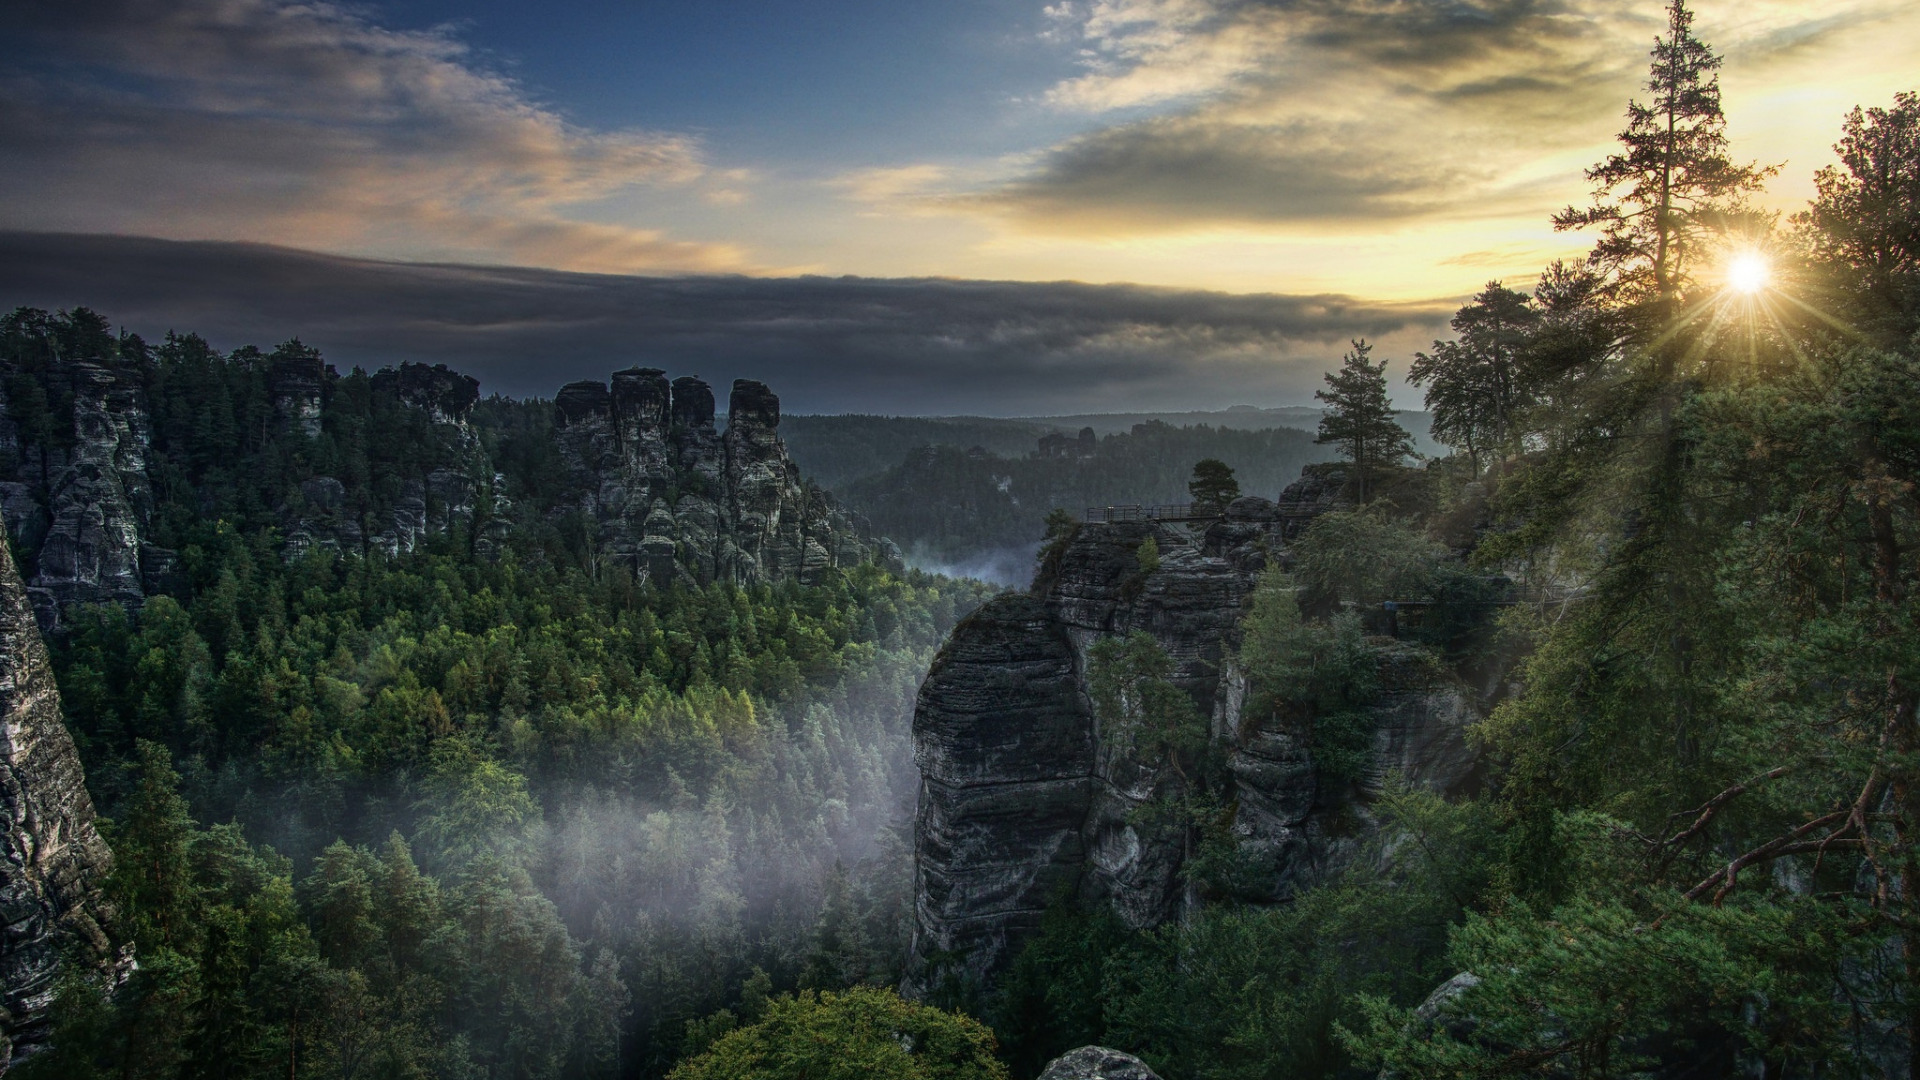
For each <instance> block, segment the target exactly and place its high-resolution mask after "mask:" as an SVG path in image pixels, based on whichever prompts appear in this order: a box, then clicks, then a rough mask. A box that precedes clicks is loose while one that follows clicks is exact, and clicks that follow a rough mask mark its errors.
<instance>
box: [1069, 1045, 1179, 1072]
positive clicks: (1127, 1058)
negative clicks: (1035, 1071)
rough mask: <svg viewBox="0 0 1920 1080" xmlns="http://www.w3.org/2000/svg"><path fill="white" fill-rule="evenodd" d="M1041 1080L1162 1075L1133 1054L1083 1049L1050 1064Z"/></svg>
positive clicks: (1105, 1049)
mask: <svg viewBox="0 0 1920 1080" xmlns="http://www.w3.org/2000/svg"><path fill="white" fill-rule="evenodd" d="M1040 1080H1160V1074H1159V1073H1156V1072H1154V1071H1153V1070H1152V1069H1149V1068H1147V1063H1146V1062H1144V1061H1141V1060H1140V1059H1139V1058H1137V1057H1134V1056H1133V1055H1132V1054H1123V1053H1121V1052H1120V1051H1118V1050H1109V1049H1107V1048H1106V1047H1104V1046H1083V1047H1081V1048H1080V1049H1078V1050H1069V1051H1067V1052H1066V1053H1064V1054H1061V1055H1060V1056H1059V1057H1057V1058H1054V1059H1053V1060H1052V1061H1051V1062H1048V1064H1047V1067H1046V1069H1045V1070H1044V1071H1042V1072H1041V1073H1040Z"/></svg>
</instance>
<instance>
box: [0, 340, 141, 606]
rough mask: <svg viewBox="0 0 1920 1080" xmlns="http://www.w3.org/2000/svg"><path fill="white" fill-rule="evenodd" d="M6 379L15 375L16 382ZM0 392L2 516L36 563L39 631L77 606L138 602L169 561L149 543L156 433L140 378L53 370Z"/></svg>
mask: <svg viewBox="0 0 1920 1080" xmlns="http://www.w3.org/2000/svg"><path fill="white" fill-rule="evenodd" d="M9 374H10V373H9ZM7 384H8V386H9V389H11V390H12V391H13V392H15V393H22V392H24V393H25V394H27V395H30V396H31V397H32V399H33V400H21V401H13V400H10V399H7V398H6V395H5V394H4V393H0V514H3V515H4V517H5V521H6V525H7V530H8V532H9V533H10V534H11V535H12V536H13V537H14V538H15V539H16V540H17V541H18V542H19V543H20V544H21V545H22V547H23V548H24V549H26V550H29V551H31V552H33V553H34V560H33V573H32V576H31V578H30V579H29V581H28V583H27V592H28V595H29V596H30V597H31V598H32V602H33V608H34V610H35V611H36V612H37V613H38V615H39V618H40V623H41V625H42V626H44V627H47V628H49V629H51V628H54V627H57V626H58V625H59V621H60V613H61V612H62V611H63V610H64V609H65V608H67V607H68V606H70V605H74V604H98V603H110V602H119V603H130V604H132V603H138V602H139V601H140V599H141V598H142V597H144V596H145V595H146V594H147V593H148V592H149V591H151V590H150V584H152V583H157V582H159V581H161V580H162V579H164V578H165V577H166V576H167V575H168V574H169V573H170V572H171V569H172V566H173V552H171V551H167V550H164V549H160V548H156V547H154V546H153V545H152V544H150V543H149V542H148V541H147V530H148V526H149V515H150V514H151V512H152V508H153V498H152V488H151V484H150V481H149V479H148V475H147V465H148V456H149V452H150V450H151V447H152V430H151V423H150V420H149V413H148V410H147V403H146V392H145V389H144V384H143V379H142V374H141V372H140V370H139V369H138V368H137V367H136V366H135V365H133V364H129V363H125V362H122V361H118V360H104V359H102V360H84V361H81V360H76V361H68V362H60V363H57V364H55V365H52V366H51V367H50V369H49V370H48V372H47V373H46V376H45V379H44V381H26V380H16V379H8V380H7Z"/></svg>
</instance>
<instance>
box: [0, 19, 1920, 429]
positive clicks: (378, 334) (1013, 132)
mask: <svg viewBox="0 0 1920 1080" xmlns="http://www.w3.org/2000/svg"><path fill="white" fill-rule="evenodd" d="M1696 10H1697V13H1698V17H1697V22H1696V32H1697V33H1698V34H1699V36H1701V37H1702V38H1704V39H1705V40H1707V41H1708V42H1709V43H1710V44H1711V45H1713V46H1714V47H1715V48H1716V49H1717V50H1718V51H1720V52H1721V53H1722V54H1723V55H1724V56H1725V61H1726V62H1725V67H1724V68H1723V70H1722V73H1721V78H1722V82H1723V86H1724V89H1725V101H1726V109H1727V114H1728V120H1729V133H1730V135H1731V137H1732V140H1733V150H1734V153H1735V155H1736V156H1737V157H1740V158H1743V159H1751V160H1757V161H1761V162H1764V163H1769V164H1776V163H1777V164H1780V165H1782V169H1781V172H1780V174H1779V176H1778V177H1777V178H1776V180H1775V181H1774V182H1773V183H1772V185H1771V187H1770V190H1769V192H1768V195H1767V197H1766V198H1767V202H1768V204H1769V205H1770V206H1773V207H1775V208H1778V209H1781V210H1784V211H1791V210H1792V209H1793V208H1795V207H1797V206H1799V205H1801V204H1803V203H1804V201H1805V199H1806V198H1807V197H1808V196H1809V195H1810V194H1811V192H1812V176H1813V173H1814V171H1815V170H1816V169H1817V168H1819V167H1820V166H1821V165H1823V164H1826V163H1827V162H1828V161H1830V160H1831V157H1832V155H1831V150H1830V145H1831V143H1832V142H1833V141H1834V139H1835V138H1836V137H1837V134H1838V128H1839V121H1840V118H1841V117H1842V116H1843V114H1844V113H1845V112H1846V111H1847V110H1848V109H1850V108H1852V107H1853V106H1854V105H1856V104H1864V105H1874V104H1887V103H1890V101H1891V99H1892V96H1893V94H1894V93H1895V92H1896V91H1900V90H1908V89H1915V88H1920V75H1916V74H1915V67H1914V64H1913V57H1915V56H1920V5H1917V4H1913V3H1911V2H1910V0H1829V2H1825V3H1818V4H1814V3H1783V2H1776V0H1740V2H1734V0H1700V2H1699V3H1698V4H1697V5H1696ZM1663 27H1664V13H1663V11H1662V9H1661V7H1660V5H1659V4H1658V3H1653V2H1647V0H1634V2H1627V0H1593V2H1572V0H1558V2H1556V0H1351V2H1341V0H1055V2H1049V0H970V2H966V3H953V2H951V0H944V2H933V0H891V2H888V3H879V2H868V0H843V2H831V3H830V2H824V0H730V2H728V3H724V4H716V3H699V2H688V0H682V2H678V3H653V2H634V0H627V2H615V0H592V2H580V3H559V2H554V0H549V2H545V3H539V4H535V3H523V2H508V0H492V2H482V3H459V4H456V3H451V2H446V0H388V2H384V3H383V2H374V3H364V4H336V3H324V2H311V0H309V2H295V0H58V2H55V0H24V2H18V3H13V4H8V5H5V7H4V9H3V10H0V154H3V155H4V160H5V161H6V163H7V164H6V167H5V168H4V169H0V230H5V232H4V235H0V261H3V262H4V263H5V264H6V268H5V270H4V271H0V303H6V304H9V305H10V304H14V303H33V304H37V305H40V306H51V307H63V306H72V305H74V304H82V303H84V304H89V305H91V306H94V307H96V308H99V309H101V310H103V311H105V312H106V313H107V314H108V315H109V316H110V317H113V318H116V319H117V320H120V321H122V322H124V323H126V324H127V325H129V326H131V327H133V328H134V329H138V330H140V331H141V332H143V333H154V332H158V331H163V330H164V329H167V328H169V327H177V328H179V329H183V330H184V329H195V330H199V331H201V332H202V333H206V334H207V335H208V336H209V337H211V338H214V339H215V340H216V344H221V345H232V344H238V343H239V341H238V340H237V339H235V340H227V339H233V338H236V336H237V335H243V334H246V335H263V339H264V338H274V337H276V336H278V337H285V336H293V335H295V334H298V335H299V336H301V337H302V338H303V339H305V340H308V341H309V342H310V343H312V344H316V345H318V346H319V347H321V348H322V349H323V351H326V352H327V353H328V355H329V356H333V357H336V358H338V359H340V360H342V361H343V362H354V363H362V362H364V363H380V362H390V361H391V360H394V359H409V358H425V357H429V356H431V357H432V358H434V359H436V360H445V361H447V362H450V363H455V364H456V365H457V366H458V365H459V364H461V363H462V360H463V358H468V359H467V361H466V363H467V366H469V367H473V368H475V369H476V370H479V371H480V373H481V374H482V376H483V378H485V379H487V380H488V381H489V382H490V383H491V384H492V385H493V386H494V387H495V388H498V389H502V390H504V391H507V392H514V393H550V392H551V389H552V387H553V386H554V385H557V384H555V383H554V382H553V379H554V378H555V376H556V373H557V372H560V371H562V370H565V371H576V370H577V371H588V372H591V371H592V370H594V369H596V368H598V369H601V370H607V369H611V368H612V367H620V366H626V364H627V363H631V362H636V361H638V362H651V363H657V364H659V365H660V366H670V367H671V366H684V365H701V366H703V367H704V368H706V369H708V370H710V371H712V372H713V374H714V375H715V376H719V375H722V374H723V373H725V372H729V371H738V372H740V373H746V372H748V371H751V372H752V373H753V374H754V375H755V376H756V377H765V376H767V375H768V374H771V375H773V376H774V378H775V379H776V380H778V381H776V388H777V389H778V388H780V387H781V385H783V384H784V385H786V386H788V387H789V388H790V389H788V391H787V392H788V394H789V396H792V395H794V394H798V395H799V397H800V398H802V399H804V400H807V401H809V402H819V403H820V404H819V406H818V407H819V408H825V409H832V410H835V411H838V409H839V408H842V407H844V408H847V409H861V410H888V411H902V412H952V411H963V407H964V411H976V412H991V413H1002V414H1019V413H1031V412H1035V411H1040V403H1041V402H1043V401H1053V400H1069V399H1071V398H1072V397H1073V396H1074V395H1075V394H1078V395H1080V396H1081V397H1083V398H1085V399H1086V400H1087V401H1088V402H1090V403H1095V404H1101V405H1102V406H1103V407H1104V405H1106V404H1110V405H1111V406H1112V407H1115V408H1142V407H1172V406H1175V405H1177V406H1179V407H1194V408H1204V407H1222V406H1226V405H1230V404H1236V403H1242V402H1250V403H1254V404H1262V405H1267V404H1287V403H1293V402H1299V401H1304V400H1308V399H1309V398H1310V396H1311V392H1312V389H1313V386H1314V385H1315V384H1316V383H1317V382H1318V376H1319V373H1320V372H1321V371H1322V370H1324V369H1325V368H1326V367H1327V366H1328V365H1330V364H1331V363H1333V362H1334V361H1335V360H1336V359H1337V357H1338V355H1339V353H1340V352H1341V350H1342V348H1343V347H1344V345H1345V342H1346V339H1347V338H1348V337H1351V336H1358V335H1360V334H1363V333H1365V334H1369V335H1371V336H1374V337H1376V338H1377V339H1378V340H1379V342H1380V346H1381V351H1380V355H1388V356H1390V357H1393V358H1395V363H1396V370H1401V369H1404V364H1405V361H1406V360H1407V359H1408V358H1409V357H1410V355H1411V352H1412V350H1413V349H1415V348H1418V347H1420V346H1421V345H1423V344H1424V343H1425V342H1426V341H1428V340H1430V339H1431V338H1432V337H1434V336H1436V335H1440V334H1444V333H1445V325H1444V324H1445V316H1446V314H1447V313H1448V312H1449V311H1450V310H1451V309H1452V307H1453V306H1455V305H1457V304H1458V302H1459V301H1460V299H1461V298H1463V297H1465V296H1467V295H1470V294H1471V293H1472V292H1474V291H1476V290H1477V289H1478V287H1479V286H1480V285H1482V284H1483V283H1484V282H1485V281H1487V280H1489V279H1492V278H1501V279H1504V280H1506V281H1508V282H1509V283H1510V284H1516V285H1521V286H1524V285H1525V284H1526V282H1527V281H1529V280H1530V277H1531V275H1532V274H1534V273H1536V272H1537V271H1538V270H1539V269H1540V268H1541V267H1542V266H1543V265H1545V264H1546V263H1547V262H1548V261H1550V260H1552V259H1554V258H1557V257H1578V255H1579V254H1580V252H1582V251H1583V250H1584V247H1585V244H1586V241H1585V238H1583V237H1581V236H1579V235H1577V234H1556V233H1555V232H1554V231H1553V230H1552V228H1551V226H1550V224H1549V223H1548V216H1549V215H1550V214H1551V213H1552V212H1553V211H1554V210H1556V209H1558V208H1560V207H1564V206H1566V205H1568V204H1570V203H1581V202H1584V201H1585V199H1586V196H1587V184H1586V183H1585V181H1584V180H1583V178H1582V175H1581V174H1582V170H1583V169H1584V168H1585V167H1586V166H1588V165H1590V164H1592V163H1593V162H1595V161H1597V160H1599V159H1600V158H1601V157H1602V156H1603V155H1604V154H1605V153H1607V152H1608V150H1609V148H1610V140H1611V138H1612V135H1613V133H1614V132H1615V131H1617V129H1618V128H1619V126H1620V122H1621V116H1622V113H1623V112H1624V108H1625V104H1626V101H1627V99H1628V98H1629V97H1631V96H1632V95H1634V94H1635V93H1636V92H1637V91H1638V89H1639V84H1640V83H1641V81H1643V80H1644V78H1645V74H1646V63H1647V57H1646V54H1647V50H1648V48H1650V47H1651V45H1652V43H1653V39H1654V37H1655V36H1656V34H1658V33H1659V32H1661V30H1662V29H1663ZM109 237H112V238H118V239H117V240H115V241H113V242H109V240H108V238H109ZM150 241H175V242H177V243H172V244H167V243H154V242H150ZM263 246H264V247H263ZM268 262H270V263H272V264H273V266H274V267H275V268H277V271H278V272H280V273H283V274H285V275H289V279H290V280H291V279H295V278H297V279H299V280H301V281H303V282H305V283H306V284H307V286H308V287H309V292H308V294H307V295H305V296H296V295H282V294H279V293H276V292H275V291H274V289H273V288H272V279H271V278H268V279H261V278H259V277H251V278H248V277H245V276H243V275H238V274H236V273H235V272H234V270H235V268H236V267H239V266H243V265H244V266H250V267H253V268H254V269H255V270H256V271H258V270H260V269H261V268H262V266H263V265H264V264H265V263H268ZM436 268H438V269H436ZM400 280H404V281H405V282H407V283H409V284H408V285H407V286H406V287H404V288H401V287H397V286H395V282H396V281H400ZM835 282H838V283H839V284H838V285H834V284H832V283H835ZM429 284H430V285H431V288H429ZM383 290H384V291H383ZM508 293H511V295H512V296H513V297H514V298H515V299H513V300H512V301H510V302H508V301H504V300H503V299H502V297H503V296H505V295H507V294H508ZM340 295H348V296H357V297H359V298H360V300H359V304H360V306H359V309H358V310H356V311H354V312H345V311H340V310H336V309H334V308H330V307H328V304H330V303H333V302H334V300H333V298H334V297H336V296H340ZM557 295H564V296H566V297H567V298H568V301H567V303H565V304H561V305H558V306H557V307H554V308H552V309H542V307H541V305H542V304H543V303H546V302H547V301H549V300H551V298H552V297H554V296H557ZM696 295H697V297H698V298H699V299H698V303H697V304H694V306H692V307H681V308H674V307H673V305H674V304H676V303H691V301H688V300H687V299H686V298H687V297H690V296H696ZM674 297H678V298H680V299H679V300H674V299H670V298H674ZM1095 297H1097V298H1099V299H1098V301H1097V302H1096V300H1094V299H1092V298H1095ZM543 298H545V299H543ZM956 298H964V302H962V301H961V300H958V299H956ZM990 303H998V304H1002V305H1004V308H1003V317H1000V318H998V319H996V318H995V317H994V315H993V312H992V311H991V310H986V309H978V308H979V305H981V304H990ZM503 304H504V306H505V307H506V308H508V309H511V310H514V311H518V312H522V313H523V314H525V315H526V316H527V317H526V318H519V319H515V320H497V319H496V320H490V319H489V315H490V313H491V312H492V311H493V310H495V309H497V308H498V307H499V306H501V305H503ZM794 304H797V305H799V306H797V307H783V306H782V305H794ZM422 305H426V306H428V307H432V309H433V310H431V311H428V310H424V309H423V308H422ZM435 305H437V306H435ZM662 305H665V306H662ZM768 305H772V307H769V306H768ZM809 305H811V306H809ZM963 308H964V309H967V311H968V312H969V313H968V314H966V315H964V316H962V315H959V314H957V312H958V311H959V310H960V309H963ZM775 309H778V310H781V311H784V312H785V313H786V314H785V315H784V316H781V317H777V318H776V317H772V316H769V315H768V312H769V311H770V310H775ZM976 309H978V310H976ZM263 310H273V311H277V312H279V313H280V314H281V315H282V316H283V317H284V319H285V323H284V326H283V328H281V327H270V326H263V325H260V319H259V318H258V316H257V313H258V312H260V311H263ZM563 311H564V312H565V313H566V314H565V315H564V317H563V315H562V314H561V313H562V312H563ZM669 315H670V316H671V318H666V316H669ZM190 316H194V317H197V319H198V320H200V321H190V319H189V317H190ZM529 320H531V321H529ZM663 320H664V321H663ZM702 320H705V321H702ZM348 323H351V324H352V326H353V329H352V330H351V331H350V332H349V331H348V330H347V329H345V326H346V324H348ZM509 323H511V325H509ZM534 323H539V324H541V325H542V326H543V327H544V330H545V336H544V337H542V338H541V339H539V341H538V342H535V341H532V340H529V339H528V338H527V336H526V333H525V329H526V327H527V326H529V325H533V324H534ZM667 323H671V324H672V325H671V328H669V327H668V325H667ZM828 327H830V328H831V330H830V331H829V330H827V329H823V328H828ZM403 343H404V344H403ZM523 348H524V349H532V350H534V351H533V352H528V353H525V354H516V353H515V352H514V350H516V349H523ZM969 374H971V376H972V378H968V377H967V376H968V375H969ZM916 379H919V380H920V381H921V382H923V383H924V385H923V386H920V387H919V388H918V390H916V386H915V382H916ZM1396 394H1397V396H1398V397H1399V398H1400V399H1401V400H1402V402H1403V403H1404V404H1413V403H1416V402H1417V392H1414V391H1410V390H1408V389H1407V388H1405V387H1404V386H1399V387H1397V388H1396ZM1070 411H1085V410H1084V409H1080V408H1071V409H1070Z"/></svg>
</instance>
